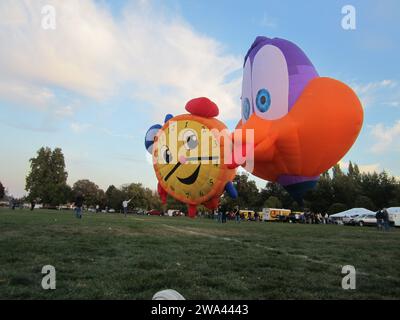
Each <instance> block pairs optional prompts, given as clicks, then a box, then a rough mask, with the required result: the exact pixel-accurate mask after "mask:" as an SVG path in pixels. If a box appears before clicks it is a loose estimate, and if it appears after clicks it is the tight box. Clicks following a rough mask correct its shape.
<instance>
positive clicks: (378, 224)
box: [375, 210, 383, 230]
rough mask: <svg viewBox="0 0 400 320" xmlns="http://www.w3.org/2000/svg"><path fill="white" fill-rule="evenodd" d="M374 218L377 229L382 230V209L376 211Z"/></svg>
mask: <svg viewBox="0 0 400 320" xmlns="http://www.w3.org/2000/svg"><path fill="white" fill-rule="evenodd" d="M375 218H376V227H377V228H378V230H382V226H383V212H382V210H378V211H377V212H376V215H375Z"/></svg>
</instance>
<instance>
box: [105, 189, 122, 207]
mask: <svg viewBox="0 0 400 320" xmlns="http://www.w3.org/2000/svg"><path fill="white" fill-rule="evenodd" d="M122 201H124V194H123V192H122V191H121V190H119V189H117V188H116V187H115V186H114V185H111V186H109V187H108V188H107V191H106V206H107V207H108V208H109V209H111V208H112V209H114V210H120V209H121V207H122Z"/></svg>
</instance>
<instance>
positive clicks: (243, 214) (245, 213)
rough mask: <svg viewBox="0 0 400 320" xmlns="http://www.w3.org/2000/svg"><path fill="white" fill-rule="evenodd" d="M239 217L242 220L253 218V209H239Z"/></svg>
mask: <svg viewBox="0 0 400 320" xmlns="http://www.w3.org/2000/svg"><path fill="white" fill-rule="evenodd" d="M239 213H240V218H241V219H244V220H251V219H254V211H253V210H240V211H239Z"/></svg>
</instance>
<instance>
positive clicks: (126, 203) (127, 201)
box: [122, 199, 132, 217]
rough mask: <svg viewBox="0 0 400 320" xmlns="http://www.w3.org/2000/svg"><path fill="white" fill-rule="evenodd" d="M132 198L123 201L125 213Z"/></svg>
mask: <svg viewBox="0 0 400 320" xmlns="http://www.w3.org/2000/svg"><path fill="white" fill-rule="evenodd" d="M131 200H132V199H129V200H124V201H122V207H123V208H124V215H125V217H126V214H127V213H128V204H129V202H131Z"/></svg>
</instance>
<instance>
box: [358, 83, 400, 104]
mask: <svg viewBox="0 0 400 320" xmlns="http://www.w3.org/2000/svg"><path fill="white" fill-rule="evenodd" d="M350 85H351V87H352V88H353V89H354V91H355V92H356V93H357V95H358V97H359V98H360V100H361V103H362V105H363V107H364V108H368V107H374V106H375V105H379V104H382V105H389V106H392V107H396V106H399V101H400V94H399V85H398V82H397V81H394V80H388V79H386V80H381V81H375V82H369V83H354V82H353V83H352V84H350Z"/></svg>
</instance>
